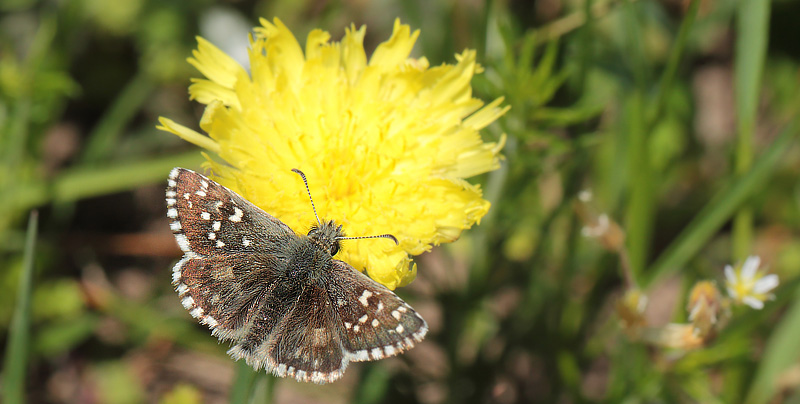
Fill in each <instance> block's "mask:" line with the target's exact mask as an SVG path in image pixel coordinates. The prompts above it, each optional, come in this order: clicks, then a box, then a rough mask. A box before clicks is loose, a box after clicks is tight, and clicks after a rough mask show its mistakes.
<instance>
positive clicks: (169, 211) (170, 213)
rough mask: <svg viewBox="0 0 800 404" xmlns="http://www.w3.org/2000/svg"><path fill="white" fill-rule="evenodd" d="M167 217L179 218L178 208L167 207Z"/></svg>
mask: <svg viewBox="0 0 800 404" xmlns="http://www.w3.org/2000/svg"><path fill="white" fill-rule="evenodd" d="M167 217H168V218H170V219H177V218H178V210H177V209H175V208H169V209H167Z"/></svg>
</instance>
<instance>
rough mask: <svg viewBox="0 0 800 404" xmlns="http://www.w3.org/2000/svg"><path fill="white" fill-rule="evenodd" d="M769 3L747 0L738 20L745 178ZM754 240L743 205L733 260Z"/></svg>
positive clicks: (739, 149)
mask: <svg viewBox="0 0 800 404" xmlns="http://www.w3.org/2000/svg"><path fill="white" fill-rule="evenodd" d="M769 9H770V2H769V1H761V0H744V1H742V2H741V3H740V4H739V9H738V15H737V18H736V30H737V37H736V61H735V63H736V64H735V69H734V84H735V91H736V117H737V122H736V124H737V126H738V136H737V145H736V168H735V170H736V175H744V173H746V172H747V171H748V170H749V169H750V167H751V166H752V165H753V137H754V135H755V131H756V117H757V112H758V111H757V110H758V100H759V98H760V97H759V94H760V89H761V76H762V73H763V71H764V63H765V61H766V58H767V39H768V37H769ZM752 239H753V210H752V208H751V207H749V206H744V207H743V208H742V209H740V210H739V212H737V213H736V217H735V218H734V221H733V254H734V256H733V258H734V259H738V260H740V259H744V258H745V257H746V256H747V255H748V254H749V251H750V245H751V244H752Z"/></svg>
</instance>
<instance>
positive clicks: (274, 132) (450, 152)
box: [160, 19, 508, 288]
mask: <svg viewBox="0 0 800 404" xmlns="http://www.w3.org/2000/svg"><path fill="white" fill-rule="evenodd" d="M261 24H262V26H261V27H257V28H256V29H255V34H254V36H253V38H252V39H251V49H250V50H249V56H250V73H248V71H247V70H245V69H244V68H243V67H242V66H240V65H238V64H237V63H236V62H235V61H234V60H233V59H231V58H230V57H229V56H227V55H226V54H225V53H223V52H222V51H220V50H219V49H217V48H216V47H215V46H214V45H212V44H211V43H209V42H208V41H206V40H204V39H202V38H198V43H199V45H198V48H197V50H196V51H195V52H194V53H193V56H194V57H192V58H190V59H189V63H191V64H192V65H193V66H195V67H196V68H197V69H198V70H199V71H200V72H201V73H202V74H203V75H204V76H205V77H206V78H205V79H194V80H193V84H192V85H191V87H190V88H189V92H190V94H191V97H192V98H193V99H195V100H197V101H199V102H200V103H203V104H205V105H206V109H205V113H204V115H203V118H202V120H201V121H200V128H201V129H202V130H203V131H205V132H206V133H207V134H208V137H206V136H204V135H201V134H200V133H198V132H196V131H194V130H192V129H189V128H187V127H185V126H182V125H179V124H177V123H175V122H173V121H171V120H169V119H166V118H161V119H160V122H161V124H162V126H161V127H160V128H161V129H163V130H166V131H169V132H172V133H174V134H176V135H178V136H180V137H182V138H184V139H186V140H187V141H189V142H192V143H194V144H196V145H198V146H200V147H203V148H205V149H206V150H209V151H211V152H213V153H215V154H217V156H218V157H219V158H218V159H216V160H215V159H212V158H211V157H209V156H206V157H207V158H208V162H207V163H206V164H207V166H208V167H210V168H211V169H212V177H213V178H214V179H216V180H218V181H219V182H220V183H222V184H223V185H225V186H227V187H229V188H231V189H233V190H234V191H236V192H238V193H240V194H241V195H243V196H244V197H245V198H247V199H249V200H250V201H252V202H253V203H255V204H256V205H258V206H259V207H261V208H262V209H264V210H265V211H267V212H269V213H270V214H272V215H274V216H276V217H277V218H279V219H280V220H282V221H284V222H285V223H286V224H288V225H289V226H290V227H292V228H293V229H295V231H296V232H298V233H305V232H306V231H307V230H308V228H309V227H310V225H312V224H314V223H315V219H314V215H313V212H312V210H311V206H310V204H309V202H308V197H307V196H306V193H305V188H304V187H303V184H302V182H301V181H300V178H299V177H298V176H297V175H296V174H294V173H293V172H291V169H292V168H298V169H300V170H302V171H303V172H304V173H305V174H306V176H307V177H308V181H309V184H308V185H309V187H310V189H311V194H312V195H313V197H314V202H315V203H316V205H317V210H318V211H319V214H320V217H321V218H327V219H333V220H336V221H337V222H338V223H339V224H342V225H343V227H344V229H345V231H346V232H347V234H348V235H350V236H366V235H374V234H382V233H391V234H393V235H394V236H396V237H397V239H398V240H399V242H400V245H399V246H395V245H394V244H393V243H391V242H388V241H387V240H384V239H374V240H358V241H349V242H347V243H346V244H344V245H343V246H342V251H341V252H340V253H339V254H338V255H337V258H338V259H341V260H343V261H346V262H348V263H349V264H351V265H353V266H354V267H355V268H357V269H359V270H366V271H367V273H368V274H369V276H371V277H372V278H373V279H375V280H377V281H378V282H380V283H382V284H384V285H386V286H388V287H390V288H395V287H397V286H402V285H404V284H407V283H408V282H410V281H411V280H412V279H413V278H414V276H415V273H416V269H415V267H414V266H413V265H409V264H410V259H409V257H408V254H413V255H416V254H420V253H422V252H424V251H427V250H429V249H430V246H431V245H432V244H439V243H445V242H451V241H454V240H456V239H457V238H458V237H459V235H460V233H461V231H462V230H464V229H466V228H469V227H470V226H472V225H473V224H474V223H477V222H478V221H479V220H480V218H481V217H482V216H483V215H485V214H486V212H487V211H488V209H489V202H488V201H486V200H484V199H483V198H482V194H481V190H480V188H479V187H478V186H476V185H472V184H469V183H468V182H466V181H464V178H468V177H471V176H474V175H477V174H481V173H485V172H488V171H491V170H494V169H496V168H498V166H499V162H498V153H499V151H500V149H501V148H502V144H503V139H501V141H500V142H498V143H484V142H483V141H482V140H481V137H480V135H479V131H480V130H481V129H482V128H484V127H486V126H487V125H489V124H490V123H491V122H493V121H494V120H496V119H497V118H498V117H499V116H501V115H502V114H503V113H505V111H506V110H507V109H508V108H507V107H505V108H501V107H500V104H501V102H502V99H497V100H495V101H493V102H491V103H489V104H488V105H486V106H484V105H483V102H482V101H481V100H478V99H475V98H473V97H472V89H471V87H470V80H471V79H472V76H473V75H474V74H475V73H479V72H480V70H481V69H480V66H479V65H478V64H477V63H476V61H475V51H472V50H465V51H464V52H463V53H461V54H459V55H456V61H457V63H456V64H454V65H450V64H444V65H441V66H436V67H432V68H431V67H429V66H428V61H427V60H426V59H425V58H420V59H413V58H410V57H409V54H410V52H411V49H412V48H413V46H414V42H415V41H416V39H417V37H418V35H419V31H415V32H413V33H412V32H411V30H410V28H409V26H407V25H402V24H400V22H399V21H396V22H395V25H394V33H393V34H392V37H391V38H390V39H389V40H388V41H386V42H384V43H382V44H381V45H380V46H378V47H377V49H375V52H373V54H372V56H371V57H370V58H367V55H366V52H365V51H364V47H363V40H364V34H365V32H366V31H365V28H364V27H361V28H359V29H356V28H355V26H351V27H350V29H348V30H346V32H345V36H344V38H343V39H342V41H341V42H330V41H329V39H330V35H329V34H328V33H327V32H324V31H321V30H314V31H312V32H311V33H309V35H308V38H307V40H306V46H305V52H304V51H303V49H302V48H301V47H300V45H299V44H298V42H297V40H296V39H295V37H294V36H293V35H292V33H291V32H290V31H289V29H288V28H287V27H286V26H285V25H283V24H282V23H281V22H280V21H279V20H278V19H275V20H274V24H272V23H270V22H268V21H266V20H263V19H262V20H261Z"/></svg>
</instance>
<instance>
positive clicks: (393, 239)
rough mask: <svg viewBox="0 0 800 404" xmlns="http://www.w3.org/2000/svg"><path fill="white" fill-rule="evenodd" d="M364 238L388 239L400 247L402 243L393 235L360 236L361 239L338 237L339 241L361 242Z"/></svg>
mask: <svg viewBox="0 0 800 404" xmlns="http://www.w3.org/2000/svg"><path fill="white" fill-rule="evenodd" d="M362 238H388V239H389V240H392V241H394V243H395V244H397V245H400V242H398V241H397V237H395V236H393V235H391V234H379V235H377V236H359V237H336V239H337V240H359V239H362Z"/></svg>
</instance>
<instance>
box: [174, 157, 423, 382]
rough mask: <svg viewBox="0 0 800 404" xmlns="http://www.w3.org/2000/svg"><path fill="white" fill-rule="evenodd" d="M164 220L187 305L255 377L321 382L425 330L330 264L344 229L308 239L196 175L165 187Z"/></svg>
mask: <svg viewBox="0 0 800 404" xmlns="http://www.w3.org/2000/svg"><path fill="white" fill-rule="evenodd" d="M166 196H167V217H168V218H169V219H171V223H170V228H171V229H172V231H173V233H174V234H175V238H176V241H177V242H178V245H179V246H180V248H181V249H182V250H183V251H184V257H183V259H181V260H180V261H179V262H178V263H177V264H175V267H174V268H173V284H174V285H175V288H176V290H177V292H178V295H179V297H180V299H181V303H182V304H183V306H184V307H185V308H186V309H187V310H189V312H190V314H191V315H192V316H193V317H195V318H197V319H198V320H199V321H200V322H201V323H203V324H205V325H207V326H208V327H209V328H210V329H211V330H212V334H213V335H215V336H217V337H218V338H219V339H220V340H224V341H230V342H231V344H232V345H233V346H232V347H231V348H230V350H229V351H228V353H229V354H230V355H231V356H232V357H233V358H234V359H236V360H239V359H244V360H245V361H246V362H247V363H248V364H249V365H251V366H253V367H254V368H255V369H261V368H264V369H266V370H267V371H269V372H271V373H273V374H275V375H278V376H281V377H293V378H295V379H297V380H299V381H311V382H315V383H326V382H332V381H335V380H337V379H339V378H340V377H341V376H342V375H343V373H344V370H345V369H346V367H347V365H348V364H349V362H358V361H367V360H377V359H382V358H385V357H389V356H393V355H396V354H398V353H401V352H403V351H405V350H408V349H410V348H411V347H413V346H414V345H415V344H416V343H417V342H419V341H421V340H422V339H423V338H424V336H425V334H426V333H427V330H428V328H427V324H426V323H425V321H424V320H423V319H422V317H420V316H419V314H417V313H416V311H414V309H412V308H411V307H410V306H409V305H408V304H406V303H405V302H404V301H403V300H402V299H400V298H399V297H397V295H395V294H394V293H393V292H392V291H391V290H389V289H387V288H386V287H384V286H382V285H380V284H378V283H377V282H375V281H373V280H372V279H370V278H369V277H367V276H366V275H364V274H362V273H361V272H359V271H357V270H356V269H354V268H353V267H352V266H350V265H348V264H347V263H345V262H343V261H340V260H337V259H334V258H333V255H335V254H336V253H337V252H338V250H339V247H340V245H339V239H340V238H341V237H343V232H342V227H341V226H339V225H337V224H336V223H335V222H334V221H327V222H321V223H320V224H319V225H318V226H314V227H312V228H311V230H310V231H309V233H308V235H297V234H295V233H294V231H292V230H291V229H290V228H289V227H288V226H287V225H286V224H284V223H283V222H281V221H280V220H278V219H276V218H274V217H273V216H271V215H269V214H268V213H266V212H264V211H263V210H261V209H260V208H258V207H256V206H255V205H253V204H251V203H250V202H248V201H247V200H245V199H244V198H242V197H241V196H239V195H238V194H236V193H235V192H233V191H231V190H229V189H228V188H225V187H224V186H222V185H220V184H217V183H216V182H214V181H212V180H210V179H208V178H206V177H204V176H202V175H200V174H198V173H195V172H193V171H190V170H186V169H181V168H176V169H174V170H172V172H171V173H170V177H169V180H168V188H167V191H166Z"/></svg>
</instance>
